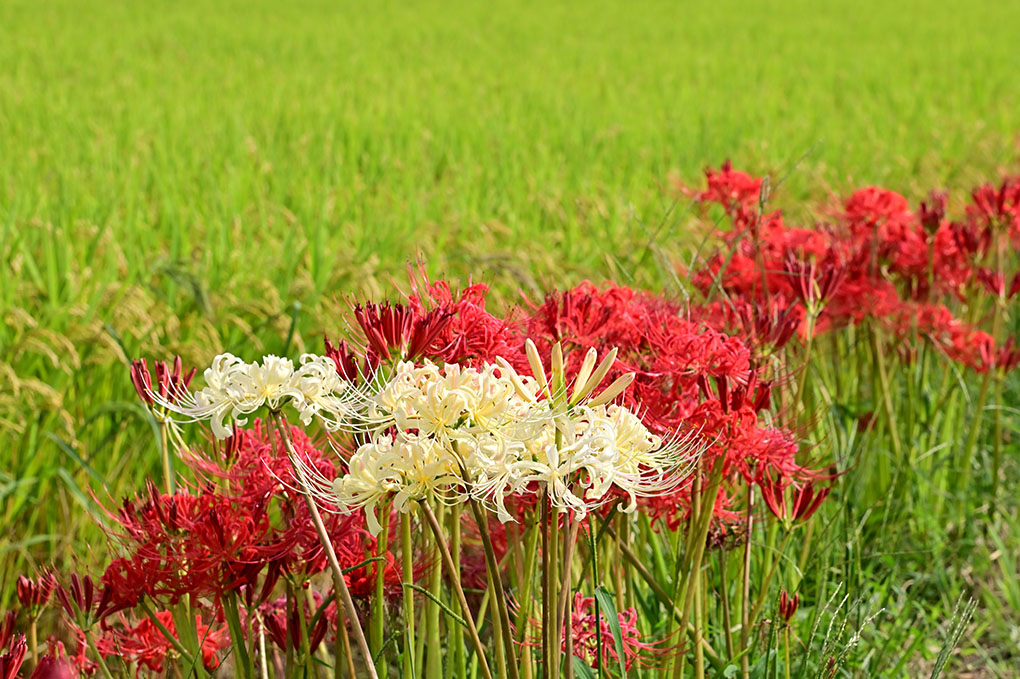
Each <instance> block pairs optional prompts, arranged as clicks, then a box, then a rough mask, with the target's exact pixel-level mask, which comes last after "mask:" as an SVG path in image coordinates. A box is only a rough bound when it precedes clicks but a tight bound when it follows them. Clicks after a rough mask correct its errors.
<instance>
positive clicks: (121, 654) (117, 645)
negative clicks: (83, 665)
mask: <svg viewBox="0 0 1020 679" xmlns="http://www.w3.org/2000/svg"><path fill="white" fill-rule="evenodd" d="M154 615H155V618H156V620H157V621H158V623H159V625H161V626H162V627H163V629H165V630H166V631H167V632H169V633H170V634H172V635H173V636H174V637H175V638H177V637H178V635H177V630H176V628H175V627H174V619H173V616H172V614H171V613H170V612H169V611H158V612H156V613H155V614H154ZM195 630H196V632H197V636H198V639H199V643H200V644H201V652H202V658H201V660H202V664H203V665H205V668H206V669H207V670H209V671H210V672H211V671H213V670H215V669H216V668H217V667H219V664H220V660H219V655H218V654H219V651H220V650H222V649H223V648H225V647H226V646H229V645H230V640H229V637H228V632H227V628H226V626H225V625H222V624H221V625H219V626H217V627H216V628H215V629H214V628H213V627H212V626H211V625H207V624H205V623H203V622H202V619H201V617H196V619H195ZM96 647H97V648H98V649H99V652H100V653H101V654H102V655H103V656H104V657H114V658H122V659H124V660H125V661H127V662H132V663H135V664H136V666H137V669H136V676H141V675H142V670H143V669H148V670H152V671H153V672H163V671H164V665H165V663H166V659H167V656H169V655H172V654H173V653H174V645H173V642H171V641H170V640H169V639H168V638H167V637H166V634H165V633H164V631H163V630H161V629H160V628H159V626H158V625H157V624H156V622H154V621H153V620H152V619H150V618H145V619H143V620H141V621H140V622H138V623H137V624H135V625H131V624H130V623H129V622H127V621H126V620H125V621H122V623H121V624H120V625H116V626H112V625H111V626H107V627H106V628H105V630H104V633H103V635H102V636H101V637H100V638H99V639H98V641H97V642H96Z"/></svg>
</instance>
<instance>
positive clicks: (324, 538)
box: [271, 412, 379, 679]
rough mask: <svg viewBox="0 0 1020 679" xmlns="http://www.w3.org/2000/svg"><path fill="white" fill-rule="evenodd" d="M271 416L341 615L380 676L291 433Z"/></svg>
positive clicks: (373, 675) (372, 674) (276, 415)
mask: <svg viewBox="0 0 1020 679" xmlns="http://www.w3.org/2000/svg"><path fill="white" fill-rule="evenodd" d="M271 416H272V419H273V424H275V425H276V429H277V431H278V432H279V433H280V439H281V440H282V441H283V446H284V449H285V450H286V451H287V456H288V459H289V460H290V464H291V466H292V467H293V468H294V474H295V476H296V477H297V479H298V482H299V484H300V485H301V494H302V495H303V496H304V498H305V503H306V504H307V505H308V512H309V513H310V514H311V515H312V523H314V524H315V530H316V532H317V533H318V534H319V542H320V543H322V548H323V549H324V550H325V551H326V558H327V559H328V560H329V565H330V569H331V570H332V574H333V587H334V588H335V589H336V593H337V604H338V605H339V607H340V608H341V609H342V610H343V614H344V616H345V617H346V618H347V619H348V620H350V621H351V627H352V628H354V640H355V642H357V644H358V648H359V649H360V650H361V653H362V654H363V655H364V660H365V669H366V670H367V671H368V676H369V677H370V678H371V679H379V675H378V674H377V673H376V671H375V664H374V662H373V660H372V651H371V650H370V649H369V647H368V640H367V639H365V631H364V630H363V629H362V628H361V623H360V622H359V621H358V610H357V608H355V607H354V600H353V599H352V598H351V591H350V590H349V589H348V588H347V583H346V581H344V574H343V570H342V569H341V568H340V561H339V560H338V559H337V557H336V550H334V549H333V543H332V542H330V540H329V534H328V533H327V532H326V526H325V524H324V523H323V522H322V515H321V514H319V508H318V506H316V504H315V498H313V497H312V495H311V493H310V492H309V490H308V488H307V485H306V484H307V481H306V480H305V477H304V473H303V472H302V471H301V467H300V465H299V464H298V462H297V452H296V451H295V450H294V444H293V443H292V442H291V440H290V436H289V435H288V433H287V428H286V426H285V424H284V421H283V417H282V416H281V415H280V414H279V413H276V412H274V413H272V415H271ZM342 624H343V620H342V619H341V620H339V621H337V626H338V627H339V626H340V625H342Z"/></svg>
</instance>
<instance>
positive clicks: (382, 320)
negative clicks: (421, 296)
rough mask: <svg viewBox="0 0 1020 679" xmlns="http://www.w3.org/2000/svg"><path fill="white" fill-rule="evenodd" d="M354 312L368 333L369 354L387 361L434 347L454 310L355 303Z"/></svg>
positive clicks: (418, 354)
mask: <svg viewBox="0 0 1020 679" xmlns="http://www.w3.org/2000/svg"><path fill="white" fill-rule="evenodd" d="M353 315H354V319H355V320H356V321H357V323H358V325H359V326H360V327H361V331H362V332H363V333H364V336H365V348H366V353H371V354H375V355H377V356H380V357H381V358H383V359H384V360H389V359H390V358H396V359H398V360H414V359H416V358H418V357H420V356H422V355H424V354H426V353H427V352H428V351H429V350H430V349H431V348H432V346H433V344H434V343H435V342H436V340H437V339H438V338H439V337H440V336H441V335H442V333H443V331H444V330H445V329H446V327H447V325H448V324H449V322H450V319H451V318H452V316H453V311H451V310H449V309H444V308H436V309H432V310H430V311H422V310H421V309H420V308H415V307H414V306H413V305H406V306H405V305H402V304H390V303H389V302H385V303H383V304H364V305H362V304H355V305H354V309H353ZM394 354H395V355H394Z"/></svg>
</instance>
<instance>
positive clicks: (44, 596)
mask: <svg viewBox="0 0 1020 679" xmlns="http://www.w3.org/2000/svg"><path fill="white" fill-rule="evenodd" d="M56 584H57V582H56V579H55V578H54V577H53V575H52V574H51V573H44V574H43V575H40V576H39V577H38V578H37V579H35V580H33V579H31V578H26V577H25V576H23V575H22V576H20V577H19V578H18V581H17V587H16V592H17V595H18V601H19V602H20V603H21V605H22V606H23V607H24V608H26V609H27V610H28V611H29V612H30V614H31V615H33V616H34V615H36V614H37V613H38V612H39V609H40V608H42V607H43V606H45V605H46V603H47V602H48V601H49V600H50V594H52V593H53V588H54V587H55V586H56Z"/></svg>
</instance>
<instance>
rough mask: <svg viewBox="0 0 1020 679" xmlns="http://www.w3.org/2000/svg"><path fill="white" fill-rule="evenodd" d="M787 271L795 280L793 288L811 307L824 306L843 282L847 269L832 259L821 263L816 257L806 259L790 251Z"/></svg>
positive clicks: (803, 301) (787, 258)
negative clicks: (799, 257)
mask: <svg viewBox="0 0 1020 679" xmlns="http://www.w3.org/2000/svg"><path fill="white" fill-rule="evenodd" d="M784 269H785V271H786V272H787V273H788V274H789V275H790V277H791V278H792V279H793V281H794V285H793V290H794V293H795V294H796V295H797V297H798V298H799V299H800V301H801V302H802V303H803V304H804V305H805V306H806V307H808V308H809V309H814V308H817V307H820V306H823V305H824V304H825V303H826V302H828V301H829V300H830V299H831V298H832V296H833V295H835V294H836V291H837V290H838V289H839V286H840V285H841V284H842V283H843V278H844V277H845V275H846V269H845V267H843V266H842V265H841V264H839V263H838V262H836V261H833V260H831V259H828V260H826V261H824V262H823V263H822V264H821V265H820V264H819V263H818V262H816V261H815V260H814V259H811V260H809V261H804V260H802V259H798V258H797V257H796V256H795V255H794V254H792V253H790V254H788V255H787V256H786V263H785V266H784Z"/></svg>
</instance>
